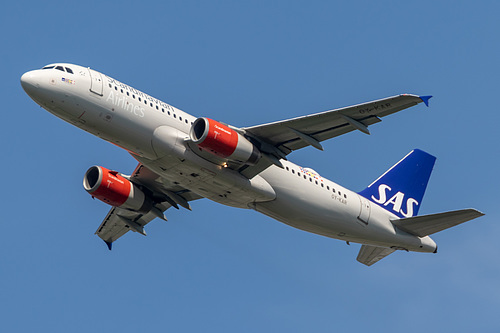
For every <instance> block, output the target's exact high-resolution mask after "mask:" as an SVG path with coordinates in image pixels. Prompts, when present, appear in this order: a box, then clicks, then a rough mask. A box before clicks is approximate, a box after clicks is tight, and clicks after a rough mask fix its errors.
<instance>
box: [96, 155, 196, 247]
mask: <svg viewBox="0 0 500 333" xmlns="http://www.w3.org/2000/svg"><path fill="white" fill-rule="evenodd" d="M124 177H125V176H124ZM126 178H128V179H129V180H130V181H131V182H133V183H135V184H137V185H139V186H141V187H143V188H146V189H147V190H148V191H149V192H151V193H152V196H153V199H154V201H155V202H156V203H155V205H154V209H152V210H151V211H149V212H147V213H140V212H136V211H131V210H127V209H123V208H119V207H113V208H111V209H110V211H109V212H108V215H106V217H105V218H104V220H103V221H102V223H101V225H100V226H99V228H98V229H97V231H96V235H97V236H99V237H100V238H101V239H102V240H103V241H104V242H105V243H106V245H107V246H108V248H109V249H110V250H111V244H112V243H113V242H114V241H115V240H117V239H118V238H120V237H121V236H123V235H124V234H126V233H127V232H128V231H130V230H132V231H134V232H138V233H140V234H142V235H146V231H144V226H145V225H146V224H148V223H149V222H151V221H152V220H153V219H154V218H156V217H159V218H162V219H165V220H166V218H165V217H164V216H163V212H164V211H166V210H167V209H169V208H170V207H172V206H173V207H175V208H177V209H179V206H182V207H184V208H186V209H189V210H191V207H190V205H189V203H188V202H189V201H191V200H197V199H201V198H202V197H201V196H199V195H197V194H195V193H193V192H191V191H189V190H187V189H185V188H183V187H181V186H179V185H175V184H169V183H167V181H166V180H165V179H163V178H161V177H159V176H158V175H157V174H155V173H154V172H152V171H151V170H149V169H148V168H146V167H145V166H143V165H142V164H139V165H138V166H137V168H136V169H135V171H134V173H133V174H132V175H131V176H130V177H126Z"/></svg>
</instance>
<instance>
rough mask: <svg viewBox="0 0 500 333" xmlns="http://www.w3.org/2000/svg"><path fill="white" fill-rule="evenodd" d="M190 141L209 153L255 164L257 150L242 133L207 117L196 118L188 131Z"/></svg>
mask: <svg viewBox="0 0 500 333" xmlns="http://www.w3.org/2000/svg"><path fill="white" fill-rule="evenodd" d="M189 136H190V138H191V141H192V142H193V143H194V144H196V145H197V146H198V147H199V148H201V149H203V150H206V151H208V152H209V153H211V154H213V155H216V156H219V157H222V158H224V159H227V160H229V161H233V162H239V163H243V164H248V165H254V164H256V163H257V162H258V161H259V159H260V158H261V153H260V152H259V150H258V149H257V148H256V147H255V146H254V145H253V144H252V143H251V142H250V141H248V140H247V139H246V138H245V137H244V136H243V135H241V134H240V133H238V132H236V131H235V130H233V129H231V128H229V127H228V126H226V125H224V124H221V123H219V122H218V121H215V120H212V119H209V118H198V119H196V120H195V122H194V123H193V126H192V127H191V131H190V133H189Z"/></svg>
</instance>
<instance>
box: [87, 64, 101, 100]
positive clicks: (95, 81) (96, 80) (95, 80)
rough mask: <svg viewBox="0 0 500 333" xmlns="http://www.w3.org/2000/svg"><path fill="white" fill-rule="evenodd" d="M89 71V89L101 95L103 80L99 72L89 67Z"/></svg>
mask: <svg viewBox="0 0 500 333" xmlns="http://www.w3.org/2000/svg"><path fill="white" fill-rule="evenodd" d="M89 72H90V91H91V92H93V93H94V94H97V95H99V96H102V91H103V82H102V75H101V73H99V72H96V71H95V70H93V69H90V68H89Z"/></svg>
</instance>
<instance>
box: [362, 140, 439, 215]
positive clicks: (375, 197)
mask: <svg viewBox="0 0 500 333" xmlns="http://www.w3.org/2000/svg"><path fill="white" fill-rule="evenodd" d="M434 162H436V158H435V157H434V156H432V155H430V154H427V153H426V152H424V151H422V150H419V149H415V150H412V151H411V152H410V153H409V154H408V155H406V156H405V157H404V158H403V159H402V160H401V161H399V162H398V163H396V164H395V165H394V166H393V167H392V168H390V169H389V170H387V171H386V172H385V173H384V174H383V175H382V176H380V177H379V178H378V179H377V180H375V181H374V182H373V183H371V184H370V185H369V186H368V187H367V188H365V189H364V190H363V191H361V192H359V194H360V195H362V196H363V197H365V198H367V199H368V200H370V201H372V202H374V203H376V204H378V205H379V206H381V207H383V208H385V209H386V210H388V211H390V212H391V213H393V214H395V215H397V216H399V217H401V218H404V217H412V216H416V215H417V214H418V209H419V208H420V204H421V202H422V198H423V197H424V192H425V189H426V187H427V183H428V181H429V178H430V176H431V172H432V168H433V167H434Z"/></svg>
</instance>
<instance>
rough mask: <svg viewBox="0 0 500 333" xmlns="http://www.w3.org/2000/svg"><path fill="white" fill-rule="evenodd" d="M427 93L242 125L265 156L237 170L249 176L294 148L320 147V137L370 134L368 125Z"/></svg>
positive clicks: (426, 100)
mask: <svg viewBox="0 0 500 333" xmlns="http://www.w3.org/2000/svg"><path fill="white" fill-rule="evenodd" d="M430 97H431V96H417V95H410V94H403V95H398V96H393V97H388V98H384V99H380V100H376V101H372V102H368V103H363V104H358V105H354V106H349V107H344V108H340V109H335V110H330V111H325V112H321V113H316V114H312V115H307V116H303V117H297V118H293V119H288V120H283V121H278V122H273V123H269V124H263V125H258V126H252V127H246V128H243V129H242V130H243V131H244V133H245V134H246V135H248V136H250V137H253V138H254V139H255V141H256V142H257V144H258V145H259V149H260V150H261V151H262V152H263V153H264V157H267V159H262V160H261V162H259V164H257V165H255V166H252V167H248V166H247V167H245V168H243V169H242V170H240V172H241V173H242V174H244V175H246V176H247V177H251V176H252V175H254V174H257V173H258V172H260V171H262V170H264V169H265V168H266V167H267V166H269V165H271V164H277V163H276V160H275V159H278V160H279V159H280V158H285V156H286V155H288V154H289V153H291V152H292V151H294V150H297V149H300V148H304V147H307V146H313V147H315V148H317V149H321V150H322V149H323V148H322V146H321V143H320V142H321V141H324V140H328V139H331V138H334V137H336V136H339V135H342V134H345V133H348V132H351V131H354V130H359V131H361V132H363V133H366V134H370V132H369V130H368V127H369V126H370V125H373V124H375V123H378V122H380V121H381V119H380V118H382V117H385V116H388V115H390V114H393V113H395V112H398V111H401V110H404V109H406V108H409V107H412V106H414V105H417V104H418V103H422V102H424V103H425V104H426V105H428V101H429V98H430ZM277 165H279V164H277Z"/></svg>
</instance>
